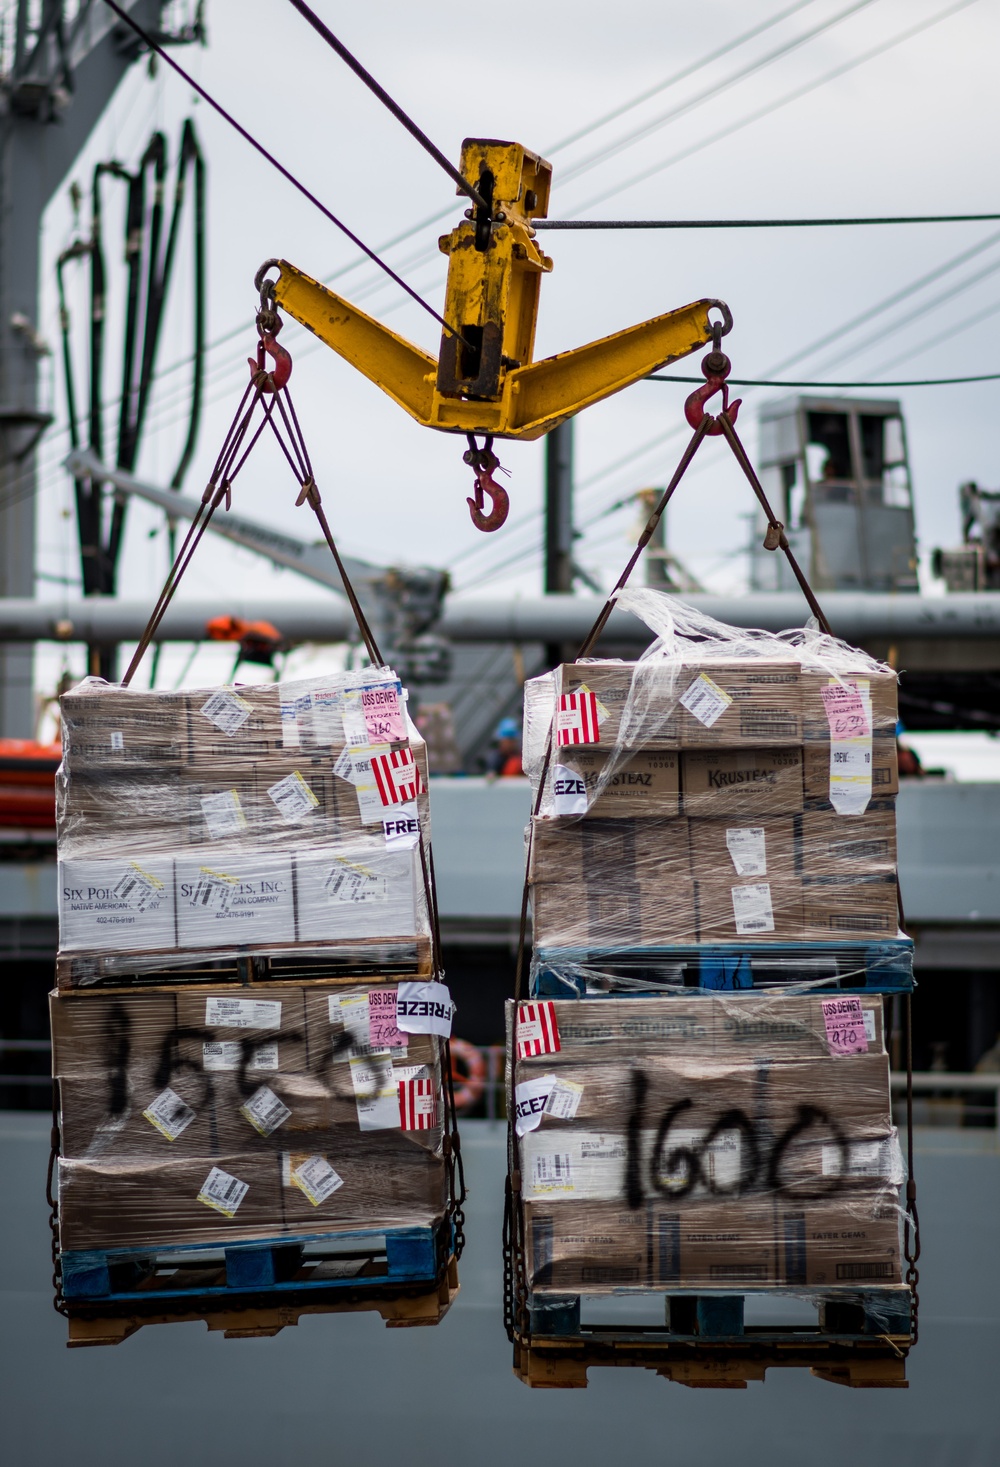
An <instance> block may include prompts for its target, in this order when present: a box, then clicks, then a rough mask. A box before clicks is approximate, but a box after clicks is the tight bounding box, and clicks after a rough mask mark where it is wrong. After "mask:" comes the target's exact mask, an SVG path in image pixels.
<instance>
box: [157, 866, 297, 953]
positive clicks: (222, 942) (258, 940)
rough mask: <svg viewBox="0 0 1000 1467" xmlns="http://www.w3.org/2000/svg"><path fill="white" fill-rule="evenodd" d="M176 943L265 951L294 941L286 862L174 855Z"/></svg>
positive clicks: (185, 945) (289, 879)
mask: <svg viewBox="0 0 1000 1467" xmlns="http://www.w3.org/2000/svg"><path fill="white" fill-rule="evenodd" d="M175 866H176V886H177V943H178V946H179V947H182V948H195V949H200V948H213V947H222V948H226V947H246V946H252V947H267V946H269V945H270V944H272V943H286V942H294V941H295V899H294V895H293V890H292V859H291V857H290V856H287V855H282V854H279V853H278V852H274V853H272V852H270V851H264V850H262V851H256V852H248V851H238V852H237V851H234V852H233V853H232V854H231V855H230V854H227V853H226V852H225V851H212V852H211V854H209V853H208V852H203V853H202V854H201V856H198V857H195V858H194V859H192V858H191V857H190V856H186V857H181V856H178V858H177V860H176V862H175Z"/></svg>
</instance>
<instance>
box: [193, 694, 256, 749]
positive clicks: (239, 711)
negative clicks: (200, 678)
mask: <svg viewBox="0 0 1000 1467" xmlns="http://www.w3.org/2000/svg"><path fill="white" fill-rule="evenodd" d="M201 712H202V716H203V717H205V718H207V719H208V721H209V723H214V724H215V727H216V728H217V729H218V730H219V732H220V733H224V734H226V735H227V736H228V737H229V738H232V736H233V734H234V733H237V732H238V730H239V729H241V728H242V727H243V725H244V724H245V723H246V721H247V719H248V718H249V717H250V715H251V713H252V712H253V705H252V704H251V703H248V702H247V701H246V699H245V698H241V697H239V696H238V695H237V694H236V693H229V692H226V690H225V689H224V688H220V689H219V690H218V692H215V693H213V694H212V696H211V697H210V698H209V699H208V702H207V703H203V704H202V705H201Z"/></svg>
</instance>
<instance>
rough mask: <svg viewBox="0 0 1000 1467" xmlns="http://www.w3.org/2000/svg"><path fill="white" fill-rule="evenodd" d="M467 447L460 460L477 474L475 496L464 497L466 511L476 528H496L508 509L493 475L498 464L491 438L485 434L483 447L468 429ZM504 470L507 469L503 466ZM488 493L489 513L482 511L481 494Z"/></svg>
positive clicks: (504, 518) (487, 531)
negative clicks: (467, 509)
mask: <svg viewBox="0 0 1000 1467" xmlns="http://www.w3.org/2000/svg"><path fill="white" fill-rule="evenodd" d="M466 437H467V438H468V441H469V447H468V450H467V451H466V452H465V453H463V455H462V462H463V463H467V464H468V465H469V467H470V468H471V469H473V470H474V472H475V475H476V490H475V498H474V499H466V501H465V502H466V504H467V505H468V506H469V514H470V515H471V516H472V523H473V524H474V525H475V527H476V529H477V530H482V531H484V533H486V534H490V533H491V532H492V531H493V530H499V528H500V526H501V525H502V524H504V523H505V522H506V519H507V515H508V514H509V513H510V498H509V496H508V494H507V491H506V489H504V488H503V487H502V486H501V485H500V484H498V483H497V482H496V480H495V479H494V478H493V470H494V469H499V468H500V460H499V459H498V458H497V456H496V454H495V453H494V452H493V439H492V438H487V439H486V440H485V441H484V443H483V446H482V448H479V447H477V445H476V440H475V437H474V436H473V435H472V434H471V433H468V434H466ZM503 472H504V473H506V469H504V470H503ZM487 494H488V495H489V497H490V499H491V500H492V502H493V507H492V509H491V510H490V512H489V514H485V513H484V496H485V495H487Z"/></svg>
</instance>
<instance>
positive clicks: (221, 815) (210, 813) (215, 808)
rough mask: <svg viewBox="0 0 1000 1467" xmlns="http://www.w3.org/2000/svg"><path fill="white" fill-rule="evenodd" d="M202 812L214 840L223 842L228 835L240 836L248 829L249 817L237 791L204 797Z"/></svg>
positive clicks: (224, 791)
mask: <svg viewBox="0 0 1000 1467" xmlns="http://www.w3.org/2000/svg"><path fill="white" fill-rule="evenodd" d="M201 812H202V814H203V815H204V817H205V824H206V825H207V826H208V833H209V835H210V836H211V837H212V839H213V840H222V839H224V837H226V836H227V835H239V834H240V833H241V832H242V831H244V830H246V828H247V817H246V816H245V815H244V813H243V806H242V805H241V804H240V797H239V795H238V794H237V792H236V791H235V790H220V791H219V792H218V794H216V795H202V796H201Z"/></svg>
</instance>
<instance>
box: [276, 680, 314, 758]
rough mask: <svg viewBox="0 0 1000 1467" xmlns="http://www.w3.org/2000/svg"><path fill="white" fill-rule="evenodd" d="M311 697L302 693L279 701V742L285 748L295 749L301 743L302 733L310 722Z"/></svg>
mask: <svg viewBox="0 0 1000 1467" xmlns="http://www.w3.org/2000/svg"><path fill="white" fill-rule="evenodd" d="M311 712H312V697H311V696H310V694H309V693H303V695H302V696H301V697H299V698H289V699H287V700H284V699H283V700H282V703H281V743H282V747H283V748H285V749H297V748H299V746H300V745H301V743H302V734H303V731H304V730H305V729H307V728H308V727H309V724H310V723H311V721H312V720H311V718H310V714H311Z"/></svg>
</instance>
